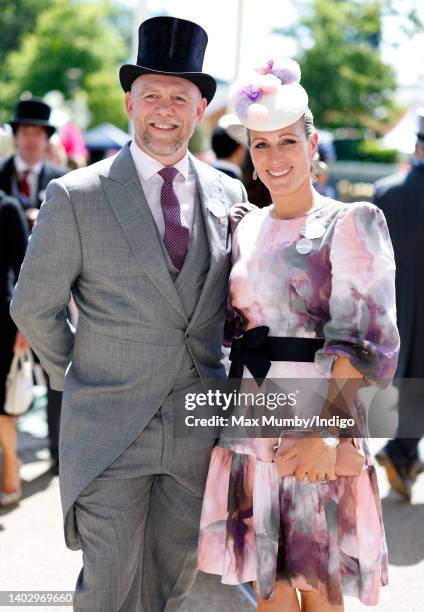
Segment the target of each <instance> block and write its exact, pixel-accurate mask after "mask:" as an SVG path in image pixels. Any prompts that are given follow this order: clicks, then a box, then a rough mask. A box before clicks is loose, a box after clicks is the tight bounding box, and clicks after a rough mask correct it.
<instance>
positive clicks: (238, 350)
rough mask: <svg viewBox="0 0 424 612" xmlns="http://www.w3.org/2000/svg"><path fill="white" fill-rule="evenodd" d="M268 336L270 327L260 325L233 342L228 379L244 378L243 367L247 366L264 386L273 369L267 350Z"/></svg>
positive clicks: (259, 383)
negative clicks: (271, 368)
mask: <svg viewBox="0 0 424 612" xmlns="http://www.w3.org/2000/svg"><path fill="white" fill-rule="evenodd" d="M268 334H269V327H267V326H266V325H260V326H259V327H254V328H252V329H249V330H248V331H246V332H244V333H243V335H242V336H241V337H240V338H236V339H235V340H233V344H232V347H231V352H230V361H231V368H230V373H229V375H228V378H242V376H243V366H246V367H247V369H248V370H249V372H250V373H251V374H252V376H253V378H254V379H255V381H256V382H257V384H258V385H259V386H261V385H262V383H263V381H264V378H265V377H266V375H267V374H268V372H269V369H270V367H271V361H270V360H269V358H268V355H267V352H266V349H265V344H266V342H265V341H266V338H267V336H268Z"/></svg>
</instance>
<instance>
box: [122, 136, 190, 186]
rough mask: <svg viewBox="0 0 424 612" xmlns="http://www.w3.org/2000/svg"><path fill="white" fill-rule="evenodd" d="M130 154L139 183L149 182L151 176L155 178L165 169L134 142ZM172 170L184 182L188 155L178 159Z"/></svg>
mask: <svg viewBox="0 0 424 612" xmlns="http://www.w3.org/2000/svg"><path fill="white" fill-rule="evenodd" d="M130 152H131V156H132V158H133V160H134V165H135V167H136V170H137V173H138V175H139V177H140V179H141V181H148V180H150V179H151V178H152V177H153V176H156V175H157V173H158V172H159V171H160V170H162V168H164V167H165V166H164V165H163V164H161V163H160V162H158V161H157V160H156V159H153V157H150V155H147V153H145V152H144V151H142V150H141V149H140V147H139V146H138V145H137V144H136V142H135V141H134V140H133V141H131V144H130ZM174 168H176V169H177V170H178V172H179V173H180V174H181V176H182V177H183V178H184V180H185V181H186V180H187V178H188V172H189V161H188V153H186V154H185V155H184V157H183V158H182V159H180V161H179V162H177V163H176V164H174ZM177 178H178V176H177Z"/></svg>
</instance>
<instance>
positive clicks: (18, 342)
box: [13, 331, 29, 353]
mask: <svg viewBox="0 0 424 612" xmlns="http://www.w3.org/2000/svg"><path fill="white" fill-rule="evenodd" d="M28 349H29V342H28V340H27V339H26V338H25V336H24V335H23V334H21V332H20V331H18V332H16V338H15V344H14V346H13V352H14V353H16V352H17V351H27V350H28Z"/></svg>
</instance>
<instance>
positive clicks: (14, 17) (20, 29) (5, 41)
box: [0, 0, 49, 71]
mask: <svg viewBox="0 0 424 612" xmlns="http://www.w3.org/2000/svg"><path fill="white" fill-rule="evenodd" d="M48 5H49V0H14V1H13V2H10V0H0V15H1V19H0V71H1V69H2V66H3V62H4V61H5V58H6V56H7V54H8V53H9V52H10V51H14V50H15V49H19V47H20V44H21V41H22V37H23V36H24V35H25V34H26V33H27V32H31V31H33V30H34V28H35V24H36V20H37V16H38V14H39V13H40V12H41V11H43V10H44V9H46V8H47V7H48Z"/></svg>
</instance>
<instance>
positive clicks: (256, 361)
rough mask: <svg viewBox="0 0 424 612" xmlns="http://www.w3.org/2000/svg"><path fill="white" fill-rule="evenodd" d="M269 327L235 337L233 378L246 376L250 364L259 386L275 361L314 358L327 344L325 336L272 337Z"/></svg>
mask: <svg viewBox="0 0 424 612" xmlns="http://www.w3.org/2000/svg"><path fill="white" fill-rule="evenodd" d="M268 333H269V327H267V326H266V325H261V326H259V327H254V328H253V329H249V330H248V331H246V332H244V334H243V335H242V336H241V337H240V338H236V339H235V340H233V344H232V347H231V353H230V361H231V368H230V373H229V378H242V376H243V366H246V367H247V369H248V370H249V372H250V373H251V374H252V376H253V377H254V379H255V380H256V382H257V383H258V385H261V384H262V383H263V380H264V378H265V377H266V375H267V374H268V372H269V369H270V367H271V361H309V362H311V361H314V359H315V353H316V352H317V351H318V350H319V349H320V348H322V347H323V346H324V338H288V337H280V336H268Z"/></svg>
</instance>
